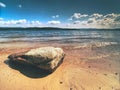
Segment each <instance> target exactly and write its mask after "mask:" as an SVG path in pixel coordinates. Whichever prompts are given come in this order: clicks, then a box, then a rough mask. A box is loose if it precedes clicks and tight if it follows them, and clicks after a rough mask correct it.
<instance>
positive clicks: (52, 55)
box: [8, 47, 65, 72]
mask: <svg viewBox="0 0 120 90" xmlns="http://www.w3.org/2000/svg"><path fill="white" fill-rule="evenodd" d="M64 56H65V53H64V51H63V50H62V49H61V48H54V47H42V48H36V49H31V50H30V51H27V52H21V53H15V54H11V55H10V56H8V58H9V59H10V60H13V61H18V62H25V63H29V64H33V65H35V66H37V67H39V68H41V69H44V70H47V71H49V72H53V71H54V70H55V69H56V68H57V67H58V66H59V65H60V64H61V63H62V62H63V59H64Z"/></svg>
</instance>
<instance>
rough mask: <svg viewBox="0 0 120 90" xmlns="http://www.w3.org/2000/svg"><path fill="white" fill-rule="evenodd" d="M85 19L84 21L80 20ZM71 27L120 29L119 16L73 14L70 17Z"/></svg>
mask: <svg viewBox="0 0 120 90" xmlns="http://www.w3.org/2000/svg"><path fill="white" fill-rule="evenodd" d="M82 17H85V19H80V18H82ZM70 19H71V25H73V26H76V27H79V28H81V27H84V28H86V27H87V28H120V14H114V13H112V14H106V15H103V14H99V13H94V14H92V15H89V16H88V15H87V14H83V15H81V14H80V13H74V14H73V15H72V16H71V18H70Z"/></svg>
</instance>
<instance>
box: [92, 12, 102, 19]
mask: <svg viewBox="0 0 120 90" xmlns="http://www.w3.org/2000/svg"><path fill="white" fill-rule="evenodd" d="M90 17H91V18H95V19H99V18H102V17H103V15H102V14H99V13H94V14H92V15H91V16H90Z"/></svg>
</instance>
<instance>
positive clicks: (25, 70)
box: [4, 60, 50, 78]
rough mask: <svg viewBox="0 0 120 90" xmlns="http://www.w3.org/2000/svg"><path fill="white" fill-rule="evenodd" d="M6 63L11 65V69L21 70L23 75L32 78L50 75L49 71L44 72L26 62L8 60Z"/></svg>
mask: <svg viewBox="0 0 120 90" xmlns="http://www.w3.org/2000/svg"><path fill="white" fill-rule="evenodd" d="M4 63H5V64H7V65H9V67H10V68H12V69H16V70H19V71H20V72H21V73H22V74H23V75H25V76H27V77H30V78H43V77H46V76H48V75H49V74H50V72H48V71H45V70H42V69H40V68H38V67H36V66H34V65H31V64H28V63H25V62H18V61H12V60H6V61H4Z"/></svg>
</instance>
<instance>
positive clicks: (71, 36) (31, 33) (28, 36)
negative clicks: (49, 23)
mask: <svg viewBox="0 0 120 90" xmlns="http://www.w3.org/2000/svg"><path fill="white" fill-rule="evenodd" d="M22 41H26V42H55V43H72V44H74V43H80V44H81V43H102V44H103V43H106V44H120V30H34V29H33V30H0V43H6V42H22Z"/></svg>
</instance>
